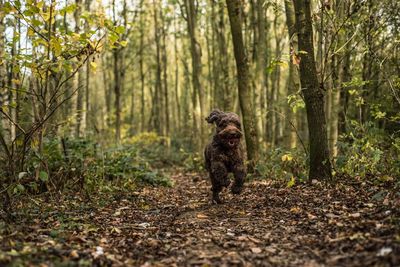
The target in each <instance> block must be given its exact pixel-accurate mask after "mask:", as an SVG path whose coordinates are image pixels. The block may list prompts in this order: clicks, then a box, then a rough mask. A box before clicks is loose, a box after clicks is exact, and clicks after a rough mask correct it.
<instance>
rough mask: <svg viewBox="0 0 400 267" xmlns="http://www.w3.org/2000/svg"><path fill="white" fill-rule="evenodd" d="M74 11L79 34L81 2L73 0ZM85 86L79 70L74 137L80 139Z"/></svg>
mask: <svg viewBox="0 0 400 267" xmlns="http://www.w3.org/2000/svg"><path fill="white" fill-rule="evenodd" d="M75 4H76V10H75V13H74V17H75V33H76V34H80V31H81V28H80V17H81V14H82V0H75ZM84 86H85V70H84V68H80V69H79V70H78V84H77V87H78V88H77V96H76V125H75V136H76V137H80V136H81V133H82V119H83V97H84V90H85V88H84Z"/></svg>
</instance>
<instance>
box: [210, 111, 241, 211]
mask: <svg viewBox="0 0 400 267" xmlns="http://www.w3.org/2000/svg"><path fill="white" fill-rule="evenodd" d="M206 121H207V122H208V123H215V125H216V132H215V134H214V136H213V139H212V141H211V143H210V144H208V145H207V146H206V148H205V151H204V156H205V163H206V169H207V170H208V172H209V173H210V179H211V184H212V188H211V190H212V192H213V201H214V202H216V203H222V201H221V199H220V197H219V193H220V192H221V191H222V189H223V187H228V186H229V184H230V180H229V178H228V173H230V172H231V173H233V176H234V183H233V185H232V187H231V192H232V193H233V194H240V192H241V191H242V188H243V183H244V179H245V177H246V168H245V165H244V158H243V148H242V145H241V144H240V140H241V138H242V136H243V134H242V126H241V124H240V120H239V116H238V115H236V114H235V113H232V112H223V111H220V110H213V111H212V112H211V114H210V115H209V116H208V117H207V118H206Z"/></svg>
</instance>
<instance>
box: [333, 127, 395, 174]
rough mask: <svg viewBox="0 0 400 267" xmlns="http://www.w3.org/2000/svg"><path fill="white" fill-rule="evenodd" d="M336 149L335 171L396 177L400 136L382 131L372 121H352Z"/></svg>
mask: <svg viewBox="0 0 400 267" xmlns="http://www.w3.org/2000/svg"><path fill="white" fill-rule="evenodd" d="M338 150H339V155H338V157H337V158H336V164H335V168H336V170H337V171H338V172H339V173H344V174H348V175H350V176H356V177H360V178H368V177H371V176H372V177H375V178H378V179H381V178H382V177H383V176H385V177H386V178H384V179H393V178H395V177H397V178H399V177H400V161H399V156H398V155H399V154H400V138H399V137H395V136H390V135H387V134H385V133H384V131H383V130H382V129H378V128H376V127H375V126H374V125H373V123H372V122H369V123H366V124H364V125H360V124H358V123H357V122H356V121H352V123H351V129H350V130H349V132H348V133H347V134H344V135H342V136H340V138H339V141H338Z"/></svg>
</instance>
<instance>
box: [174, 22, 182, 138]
mask: <svg viewBox="0 0 400 267" xmlns="http://www.w3.org/2000/svg"><path fill="white" fill-rule="evenodd" d="M176 22H177V18H176V17H175V20H174V30H175V35H174V52H175V84H174V85H175V103H176V111H177V113H176V115H177V116H176V118H175V121H176V127H175V129H177V130H178V131H179V130H180V129H181V104H180V100H179V61H178V26H177V23H176Z"/></svg>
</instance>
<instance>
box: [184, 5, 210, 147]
mask: <svg viewBox="0 0 400 267" xmlns="http://www.w3.org/2000/svg"><path fill="white" fill-rule="evenodd" d="M184 3H185V9H186V21H187V25H188V32H189V37H190V53H191V57H192V83H193V90H194V91H195V96H198V99H199V103H200V144H199V145H200V147H203V145H204V143H205V140H204V139H205V112H206V111H205V93H204V88H203V87H202V85H201V82H200V79H201V77H202V67H201V47H200V43H199V42H198V41H197V10H196V9H197V7H196V4H195V1H194V0H184Z"/></svg>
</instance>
